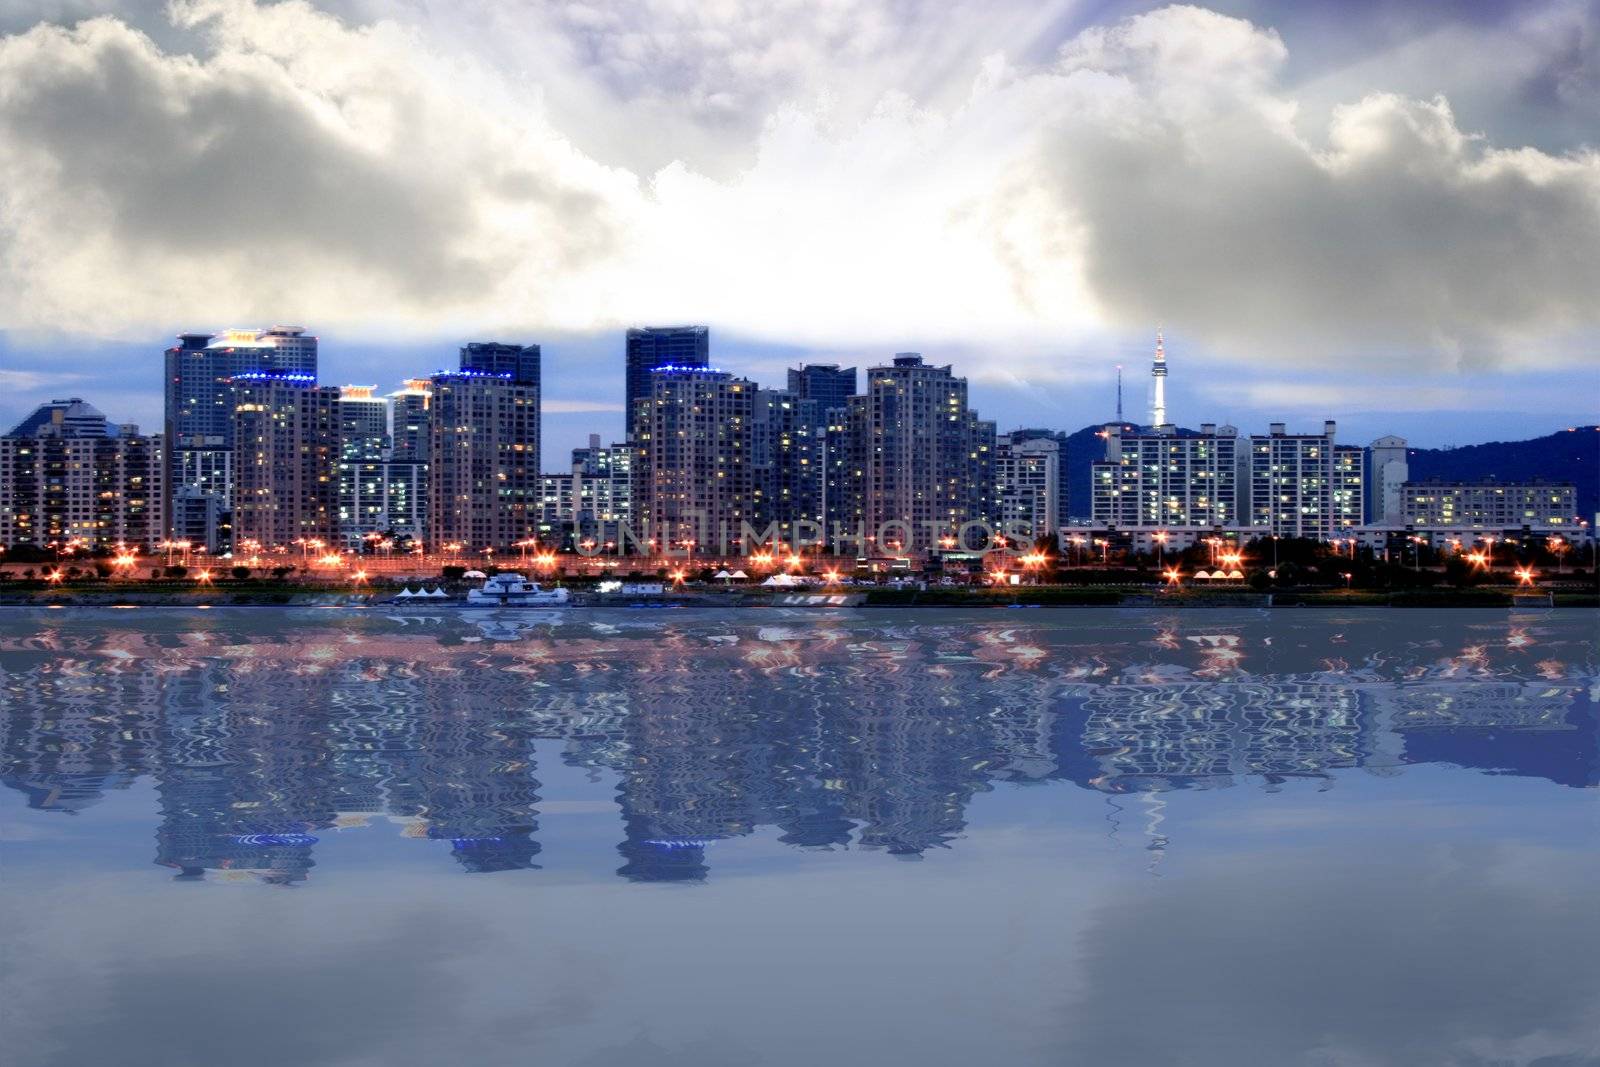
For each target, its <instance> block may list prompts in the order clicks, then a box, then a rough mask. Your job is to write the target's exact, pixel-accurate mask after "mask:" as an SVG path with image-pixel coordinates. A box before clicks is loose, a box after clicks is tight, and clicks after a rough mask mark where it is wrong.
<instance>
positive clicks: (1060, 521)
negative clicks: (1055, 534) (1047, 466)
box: [1006, 428, 1071, 530]
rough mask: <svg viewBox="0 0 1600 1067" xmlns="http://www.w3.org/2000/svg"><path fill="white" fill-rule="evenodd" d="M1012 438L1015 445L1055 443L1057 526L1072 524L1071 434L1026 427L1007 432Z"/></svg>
mask: <svg viewBox="0 0 1600 1067" xmlns="http://www.w3.org/2000/svg"><path fill="white" fill-rule="evenodd" d="M1006 436H1007V437H1009V438H1011V443H1012V445H1013V446H1016V445H1021V444H1026V443H1028V442H1033V441H1051V442H1054V443H1055V451H1056V494H1055V496H1056V514H1055V528H1056V529H1058V530H1059V529H1062V528H1063V527H1066V526H1068V525H1070V524H1071V512H1070V504H1069V501H1070V494H1069V492H1068V489H1069V487H1070V482H1071V471H1070V470H1069V468H1068V466H1067V438H1068V437H1069V436H1070V435H1069V434H1066V433H1063V432H1062V431H1060V430H1045V429H1038V428H1025V429H1021V430H1012V431H1011V432H1010V433H1008V434H1006Z"/></svg>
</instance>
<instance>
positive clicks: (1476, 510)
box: [1400, 478, 1577, 532]
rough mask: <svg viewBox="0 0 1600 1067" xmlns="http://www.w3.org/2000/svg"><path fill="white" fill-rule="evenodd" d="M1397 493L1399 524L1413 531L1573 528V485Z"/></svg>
mask: <svg viewBox="0 0 1600 1067" xmlns="http://www.w3.org/2000/svg"><path fill="white" fill-rule="evenodd" d="M1400 494H1401V501H1402V503H1401V521H1402V522H1403V523H1405V524H1407V525H1411V526H1417V527H1435V528H1443V529H1472V530H1486V531H1490V532H1500V531H1505V530H1520V529H1522V528H1523V527H1528V528H1529V529H1535V530H1552V529H1554V530H1563V529H1571V528H1573V527H1575V526H1576V525H1577V521H1576V512H1577V500H1576V496H1577V490H1576V488H1575V487H1574V486H1573V485H1572V483H1571V482H1500V481H1496V480H1495V479H1493V478H1486V479H1483V480H1481V481H1476V482H1445V481H1425V482H1406V483H1405V484H1404V485H1402V486H1401V487H1400Z"/></svg>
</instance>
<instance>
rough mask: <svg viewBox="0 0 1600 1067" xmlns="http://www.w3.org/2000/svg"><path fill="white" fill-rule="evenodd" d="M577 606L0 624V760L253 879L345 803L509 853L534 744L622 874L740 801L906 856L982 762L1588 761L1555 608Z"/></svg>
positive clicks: (283, 862)
mask: <svg viewBox="0 0 1600 1067" xmlns="http://www.w3.org/2000/svg"><path fill="white" fill-rule="evenodd" d="M582 618H584V616H577V615H575V616H574V620H575V621H573V622H571V623H568V622H561V623H558V624H548V625H542V626H539V627H535V628H533V629H532V630H528V629H526V628H522V629H515V628H514V629H512V630H511V632H512V633H513V634H514V635H515V637H516V638H517V639H515V640H511V639H505V640H491V641H487V642H485V641H482V640H479V641H472V640H469V639H470V638H473V637H474V636H477V637H480V638H481V637H482V636H483V634H482V631H481V630H477V629H475V628H468V627H465V626H463V624H462V623H461V622H460V621H459V620H450V619H441V620H440V621H439V622H438V623H437V624H436V625H432V626H430V627H427V628H425V629H424V628H418V627H414V626H405V627H402V626H400V625H399V624H395V623H391V622H387V621H385V620H382V619H374V618H371V617H363V618H355V619H350V618H346V619H343V620H340V621H339V622H338V623H337V624H336V625H328V624H326V623H322V622H316V623H313V622H302V621H296V622H295V623H294V625H291V626H289V627H287V628H285V629H282V630H280V629H278V628H277V627H276V625H273V623H272V622H270V621H268V620H266V619H265V618H264V616H262V615H259V614H256V615H251V614H249V613H242V614H240V613H233V614H222V613H219V614H216V615H214V616H212V617H211V618H208V619H207V620H205V622H204V623H203V624H201V623H197V622H194V621H193V620H192V619H191V620H189V621H187V622H184V623H181V624H180V623H177V622H172V623H168V624H167V625H169V626H177V625H188V626H192V627H195V628H194V629H192V630H187V631H179V630H175V629H173V630H159V629H131V630H130V629H118V628H103V621H101V622H100V623H99V624H98V625H97V624H96V623H95V622H94V621H92V620H90V619H86V618H82V617H74V618H71V619H63V621H62V622H61V623H59V624H57V623H56V622H55V619H54V618H53V619H51V620H50V621H51V623H52V625H50V626H45V627H43V628H39V629H38V630H37V631H35V630H32V629H30V630H29V632H28V634H27V635H26V636H22V635H17V636H11V635H8V634H6V633H5V632H4V631H0V654H3V656H4V663H5V667H6V674H5V675H4V681H3V686H4V689H3V693H4V697H5V701H6V704H7V712H6V714H5V715H4V716H3V717H0V731H3V732H0V782H3V783H4V784H5V785H6V786H9V787H10V788H12V789H15V790H17V791H19V792H21V793H23V794H24V795H25V796H26V798H27V802H28V804H29V806H31V807H34V808H39V809H44V810H49V811H59V812H69V813H76V812H80V811H83V810H84V809H86V808H88V807H90V806H91V805H93V804H94V803H95V802H96V800H97V799H99V798H100V797H102V796H103V795H104V794H105V793H106V792H108V791H110V790H115V789H122V788H126V787H127V786H128V785H129V784H130V783H132V782H133V781H135V780H137V779H139V778H141V777H144V776H149V777H150V778H151V779H152V780H153V782H154V784H155V788H156V792H157V796H158V800H159V805H160V823H159V826H158V829H157V832H156V859H157V862H159V863H162V864H165V865H167V866H169V867H172V868H173V869H174V870H176V871H178V872H179V876H180V877H190V878H194V877H201V876H204V875H206V874H208V872H228V874H227V876H229V877H254V878H259V879H263V880H267V881H271V882H278V883H290V882H295V881H298V880H301V879H303V878H305V877H307V875H308V874H309V873H310V872H311V870H312V868H313V867H314V865H315V860H314V855H315V853H316V850H317V847H318V844H319V839H320V838H321V837H323V836H325V835H326V834H327V833H329V832H332V831H336V830H338V829H341V828H348V827H355V826H359V825H362V824H363V823H365V822H368V821H372V820H390V821H393V822H397V823H399V824H401V826H402V827H403V831H402V832H403V833H404V834H405V835H406V836H408V837H415V838H419V839H427V840H434V841H440V842H448V844H449V850H450V852H451V854H452V856H453V857H454V858H455V860H456V861H457V862H458V863H459V864H460V865H461V867H462V869H464V870H466V871H505V870H514V869H526V868H532V867H534V866H535V865H536V863H535V861H536V859H537V857H538V855H539V852H540V844H539V841H538V833H539V820H538V806H539V795H538V791H539V788H540V787H539V783H538V780H537V777H536V774H535V770H536V768H535V758H534V746H535V744H536V743H539V742H555V743H558V744H559V745H560V748H561V752H560V758H561V759H562V760H563V761H564V762H566V763H567V764H569V765H572V766H575V767H581V768H586V769H588V770H590V771H591V772H592V773H594V774H608V775H612V776H614V777H615V781H616V790H617V792H616V796H617V803H618V808H619V811H620V815H621V836H622V842H621V844H619V846H618V851H619V853H620V856H621V864H620V866H619V869H618V873H619V874H620V875H622V876H623V877H626V878H629V879H634V880H640V881H671V880H696V879H701V878H704V877H705V876H706V874H707V872H708V870H709V862H710V859H709V857H710V852H709V849H710V846H712V845H713V844H714V843H715V842H717V841H721V840H727V839H731V838H737V837H741V836H744V835H749V834H752V833H754V832H756V831H757V830H758V829H761V828H764V827H771V828H773V829H774V830H775V831H776V833H777V835H778V838H779V840H780V841H782V842H784V843H786V844H788V845H791V846H795V847H802V848H835V847H842V846H850V847H855V848H866V849H877V850H882V851H884V852H886V853H889V854H892V855H901V856H918V855H921V854H922V853H924V852H925V851H927V850H928V849H931V848H940V847H946V846H949V845H950V844H951V843H952V842H954V841H955V840H957V839H958V838H959V837H960V835H961V834H962V833H963V832H964V830H965V828H966V818H967V815H966V812H967V808H968V806H969V804H970V803H971V801H972V799H973V797H974V796H975V795H976V794H978V793H980V792H982V791H985V790H988V789H990V788H993V786H994V784H995V783H996V782H1033V781H1051V780H1064V781H1070V782H1073V783H1076V784H1077V785H1079V786H1081V787H1084V788H1089V789H1094V790H1098V791H1102V792H1105V793H1107V794H1117V793H1138V794H1141V795H1142V796H1144V797H1145V798H1146V802H1147V804H1146V806H1149V805H1150V804H1152V803H1153V804H1155V805H1156V806H1155V807H1151V808H1150V810H1149V811H1148V812H1146V813H1144V814H1143V816H1142V817H1143V818H1146V819H1149V820H1153V821H1154V823H1156V824H1159V822H1160V817H1161V816H1160V809H1159V802H1158V801H1155V800H1154V798H1153V795H1154V794H1159V793H1160V792H1162V791H1165V790H1169V789H1184V788H1195V787H1200V788H1205V787H1214V786H1218V785H1227V784H1233V783H1237V782H1240V781H1251V780H1262V781H1267V782H1274V781H1280V780H1283V779H1288V778H1297V777H1299V778H1303V777H1319V778H1320V777H1326V776H1328V775H1330V774H1332V773H1333V772H1336V771H1341V770H1349V769H1356V768H1360V769H1363V770H1365V771H1367V772H1370V773H1396V772H1398V770H1399V769H1400V768H1402V767H1403V766H1404V765H1406V764H1408V763H1414V762H1422V761H1430V762H1431V761H1440V762H1451V763H1458V764H1461V765H1463V766H1468V767H1478V768H1483V769H1486V770H1493V771H1496V772H1503V773H1513V774H1523V775H1534V776H1539V777H1544V778H1547V779H1549V780H1551V781H1554V782H1558V783H1561V784H1565V785H1574V786H1591V787H1592V786H1594V785H1596V784H1597V782H1600V771H1597V756H1596V744H1595V741H1596V723H1595V715H1594V710H1593V704H1592V703H1591V698H1590V696H1589V695H1588V692H1587V686H1588V685H1589V684H1590V679H1591V678H1592V677H1593V675H1594V662H1593V657H1594V647H1593V643H1592V641H1590V640H1588V637H1587V634H1586V633H1581V632H1580V631H1581V624H1579V623H1577V622H1574V623H1573V624H1571V626H1570V627H1569V628H1567V629H1565V630H1562V629H1556V630H1555V631H1554V632H1534V633H1533V634H1532V635H1531V636H1530V634H1529V633H1528V632H1522V633H1521V635H1520V637H1518V638H1517V639H1516V640H1504V639H1503V638H1504V634H1503V632H1502V633H1501V634H1500V635H1499V636H1500V638H1501V639H1500V640H1498V641H1497V640H1496V632H1495V631H1494V630H1493V628H1492V627H1491V628H1489V630H1488V631H1487V632H1480V631H1482V629H1483V628H1482V627H1481V626H1480V627H1479V629H1478V630H1477V631H1474V632H1472V633H1470V634H1463V635H1461V636H1460V640H1461V646H1462V647H1461V649H1460V651H1452V650H1447V649H1445V648H1443V647H1441V646H1440V645H1439V642H1438V641H1437V640H1431V641H1429V640H1422V639H1420V638H1418V639H1417V640H1415V641H1413V640H1412V635H1410V634H1407V633H1404V632H1401V633H1396V632H1395V631H1394V630H1381V629H1380V628H1379V627H1377V626H1376V624H1374V625H1373V626H1372V627H1364V626H1355V625H1350V626H1349V627H1348V632H1347V633H1332V632H1322V631H1321V630H1319V629H1317V627H1318V626H1324V625H1326V624H1322V623H1317V624H1314V625H1313V624H1311V623H1306V624H1304V625H1302V626H1300V627H1299V630H1298V631H1297V630H1296V629H1295V628H1294V627H1285V626H1283V625H1281V624H1280V625H1276V626H1272V627H1268V626H1267V625H1266V623H1264V622H1262V621H1259V620H1256V619H1245V620H1244V621H1239V622H1236V623H1234V624H1231V625H1230V626H1228V627H1226V628H1221V629H1218V630H1217V631H1216V632H1211V631H1210V630H1209V629H1208V631H1207V632H1205V633H1184V627H1182V626H1179V625H1177V624H1176V623H1173V622H1172V621H1170V620H1168V621H1166V622H1164V623H1161V624H1157V623H1154V622H1148V621H1147V622H1141V623H1139V624H1137V625H1135V624H1130V623H1128V622H1127V621H1126V619H1127V618H1128V617H1127V616H1122V617H1120V618H1121V619H1122V620H1124V621H1121V622H1119V623H1118V624H1117V625H1116V626H1114V627H1109V628H1096V627H1086V626H1083V625H1074V624H1072V623H1071V622H1070V621H1069V622H1062V623H1051V624H1041V625H1036V626H1029V627H1016V626H1009V625H1008V626H1004V627H1001V626H996V625H993V624H992V623H989V622H987V621H984V620H973V619H965V620H962V621H961V624H960V625H955V624H951V625H943V624H939V623H937V622H929V621H926V620H927V619H932V620H937V619H939V618H941V617H940V616H928V617H926V619H914V618H908V617H906V616H890V617H887V618H879V617H874V616H868V615H862V616H859V617H856V618H852V619H851V620H849V621H848V622H845V621H833V622H822V623H820V624H819V623H818V622H817V621H814V620H813V619H806V620H804V621H803V622H801V623H797V624H794V625H769V624H765V623H764V624H763V625H761V626H759V627H757V626H750V625H745V624H743V623H742V620H739V619H736V620H733V621H727V620H723V621H695V620H694V619H690V620H688V621H686V622H684V623H681V624H678V623H676V622H674V623H673V624H669V625H665V626H662V625H660V624H659V623H658V622H656V620H654V619H652V620H650V624H649V625H648V626H643V625H635V624H634V623H635V621H636V620H635V619H633V618H630V617H629V616H626V615H618V616H614V617H610V618H611V619H612V621H610V622H594V623H592V624H591V623H590V622H580V621H577V620H579V619H582ZM117 621H119V622H120V621H122V619H120V618H119V619H118V620H117ZM140 621H141V622H143V620H142V619H141V620H140ZM282 622H283V620H282V619H281V618H279V619H277V620H276V623H277V624H279V625H281V624H282ZM13 625H14V626H15V625H16V624H15V623H14V624H13ZM150 625H151V626H154V625H155V624H154V623H152V624H150ZM1501 628H1502V631H1503V628H1504V624H1501ZM1190 629H1194V628H1193V627H1190ZM1525 629H1526V628H1525ZM1535 629H1536V631H1537V628H1535ZM1547 629H1548V628H1547ZM1153 832H1154V831H1153ZM1156 836H1157V837H1159V836H1160V835H1159V834H1157V835H1156ZM1153 840H1154V838H1153ZM1161 840H1162V841H1163V842H1164V840H1165V839H1164V838H1161Z"/></svg>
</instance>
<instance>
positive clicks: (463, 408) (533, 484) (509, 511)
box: [427, 345, 539, 552]
mask: <svg viewBox="0 0 1600 1067" xmlns="http://www.w3.org/2000/svg"><path fill="white" fill-rule="evenodd" d="M514 347H517V346H498V345H494V346H491V345H468V346H466V347H465V348H463V349H462V350H461V369H460V370H458V371H448V372H446V371H441V372H440V373H438V374H435V375H434V376H433V378H432V386H431V388H432V393H433V396H432V400H431V410H430V412H429V419H428V425H429V450H428V516H429V522H428V529H429V535H428V538H427V541H428V543H429V545H430V547H433V546H442V545H445V544H460V545H461V546H462V547H463V548H464V549H465V550H467V551H474V552H476V551H482V550H484V549H494V550H497V551H505V550H509V549H511V548H512V547H513V546H514V545H515V544H516V543H517V542H518V541H522V540H526V539H527V538H528V537H530V536H532V535H533V533H534V532H535V527H536V525H537V514H538V506H539V367H538V346H537V345H527V346H521V348H520V351H519V353H518V354H516V355H514V356H513V355H509V354H506V353H505V352H504V351H503V349H506V348H514ZM491 349H492V350H493V351H490V350H491ZM530 353H531V354H530ZM483 367H492V368H498V369H488V370H486V369H482V368H483Z"/></svg>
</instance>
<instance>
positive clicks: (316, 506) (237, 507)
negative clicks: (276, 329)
mask: <svg viewBox="0 0 1600 1067" xmlns="http://www.w3.org/2000/svg"><path fill="white" fill-rule="evenodd" d="M305 378H306V376H305V375H304V374H278V373H271V372H260V371H258V372H251V373H246V374H239V375H235V376H234V378H233V380H232V383H231V384H232V386H233V397H234V418H233V441H234V449H235V452H234V484H233V533H234V538H235V544H236V545H237V546H239V547H240V548H241V549H242V548H244V547H246V546H247V545H248V546H249V547H251V548H254V547H256V546H258V545H259V547H260V548H262V549H272V548H277V547H287V546H289V545H292V544H295V543H296V542H297V541H320V542H322V543H323V544H324V545H327V546H329V547H330V548H332V547H337V544H338V534H339V521H338V518H339V444H340V434H339V389H338V388H337V387H336V386H319V385H316V384H315V383H314V382H309V381H306V380H305Z"/></svg>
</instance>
